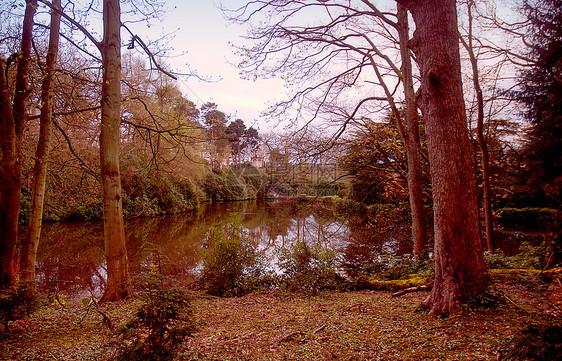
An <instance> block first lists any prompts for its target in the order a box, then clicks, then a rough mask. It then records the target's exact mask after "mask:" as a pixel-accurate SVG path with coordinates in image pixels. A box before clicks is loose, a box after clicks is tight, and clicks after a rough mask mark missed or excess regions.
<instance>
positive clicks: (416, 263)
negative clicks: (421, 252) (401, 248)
mask: <svg viewBox="0 0 562 361" xmlns="http://www.w3.org/2000/svg"><path fill="white" fill-rule="evenodd" d="M366 269H367V272H368V273H370V274H371V275H375V276H377V278H379V279H383V280H398V279H401V278H404V277H407V276H409V275H412V274H419V275H421V276H425V277H431V276H433V273H434V270H433V261H432V260H430V259H423V258H416V257H414V256H413V255H411V254H406V255H403V256H394V255H390V254H381V255H378V256H377V257H373V261H372V262H371V263H370V264H368V265H367V267H366Z"/></svg>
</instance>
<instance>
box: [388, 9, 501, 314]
mask: <svg viewBox="0 0 562 361" xmlns="http://www.w3.org/2000/svg"><path fill="white" fill-rule="evenodd" d="M398 1H399V2H400V3H402V4H404V5H405V6H406V8H408V9H409V10H410V12H411V13H412V16H413V18H414V22H415V24H416V30H415V33H414V37H413V39H412V40H411V41H410V46H411V48H412V50H413V51H414V53H415V54H416V60H417V62H418V64H419V67H420V73H421V80H422V85H421V90H422V98H421V99H422V103H421V109H422V112H423V113H424V121H425V127H426V135H427V142H428V151H429V159H430V171H431V180H432V187H433V209H434V232H435V246H434V256H435V283H434V287H433V290H432V292H431V294H430V295H429V296H428V298H427V299H426V300H425V301H424V302H423V306H425V307H427V308H429V309H430V313H431V314H453V313H456V312H458V311H459V310H460V307H461V305H462V304H463V303H465V302H466V301H467V300H468V299H470V298H471V297H473V296H476V295H478V294H480V293H482V292H484V291H485V290H486V289H487V287H488V286H489V284H490V277H489V275H488V273H487V270H486V265H485V263H484V257H483V255H482V250H481V243H480V235H479V232H478V222H479V220H478V203H477V196H476V183H475V178H474V173H473V170H472V169H473V168H472V166H471V164H472V160H471V158H470V154H471V145H470V141H469V136H468V128H467V123H466V114H465V106H464V99H463V91H462V81H461V69H460V55H459V40H458V30H457V12H456V4H455V1H454V0H398Z"/></svg>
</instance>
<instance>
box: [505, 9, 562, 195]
mask: <svg viewBox="0 0 562 361" xmlns="http://www.w3.org/2000/svg"><path fill="white" fill-rule="evenodd" d="M522 10H523V11H524V13H525V16H526V18H527V20H528V21H529V23H530V25H531V26H530V29H529V41H528V45H529V48H530V51H529V54H528V56H529V58H531V59H532V60H533V66H531V67H530V68H528V69H525V70H524V71H522V73H521V79H520V81H521V85H520V89H521V90H520V91H518V92H515V93H514V96H515V98H516V99H517V100H519V101H520V102H521V103H522V104H523V105H524V106H525V112H524V115H525V117H526V119H527V120H528V121H529V122H530V123H531V124H532V128H531V130H530V132H529V139H528V143H527V147H526V157H527V165H528V168H527V170H528V171H529V173H528V174H529V179H528V180H527V181H528V183H529V184H533V185H534V187H533V188H535V189H537V188H538V187H536V185H537V184H541V187H540V191H541V193H542V194H536V195H535V200H534V201H535V202H537V201H539V202H540V203H545V202H544V201H545V200H547V199H558V200H559V199H560V191H561V188H562V176H561V174H562V0H541V1H537V0H525V2H524V4H523V7H522ZM558 202H560V201H558ZM558 205H559V204H558Z"/></svg>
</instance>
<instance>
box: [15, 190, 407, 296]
mask: <svg viewBox="0 0 562 361" xmlns="http://www.w3.org/2000/svg"><path fill="white" fill-rule="evenodd" d="M227 223H234V224H239V225H241V226H243V227H244V228H246V229H247V230H248V232H249V234H250V235H251V236H252V237H253V238H254V239H255V240H256V242H259V244H260V247H261V248H262V249H264V250H265V251H266V252H268V253H269V254H273V253H274V251H275V250H276V249H278V248H279V247H283V246H287V245H289V244H292V243H293V242H294V241H295V240H297V239H300V240H305V241H306V242H308V243H309V244H314V245H321V246H325V247H331V248H333V249H336V250H337V251H339V252H340V254H341V257H342V259H343V263H345V264H347V265H348V266H354V265H358V264H362V263H364V262H365V261H366V259H367V258H368V257H369V255H370V254H372V252H373V250H385V251H389V250H392V251H393V252H402V251H404V249H403V248H404V247H402V246H403V244H404V242H403V240H404V239H406V238H407V231H408V230H407V229H405V228H403V227H400V226H397V227H395V228H396V229H395V230H394V231H393V232H388V231H385V232H382V233H384V234H385V237H384V240H382V241H381V237H380V236H381V234H382V233H381V232H380V229H379V230H376V229H374V228H373V227H376V225H375V226H370V225H369V224H366V223H365V222H363V221H360V220H357V219H350V218H348V217H336V216H334V215H333V214H332V212H329V211H326V210H325V209H323V208H322V207H321V206H317V205H316V206H315V205H312V206H311V205H308V204H307V205H303V204H301V203H298V202H295V201H290V200H274V201H267V202H264V201H257V200H255V201H245V202H229V203H213V204H207V205H204V206H203V207H202V208H201V209H199V210H198V211H197V212H194V213H187V214H179V215H173V216H163V217H150V218H136V219H132V220H128V221H127V222H126V225H125V231H126V235H127V251H128V256H129V270H130V272H131V274H132V275H136V274H140V273H142V272H144V271H146V270H147V269H149V268H150V266H151V265H153V264H154V263H157V262H160V263H161V264H163V265H165V267H163V269H162V270H163V271H164V272H165V273H168V274H175V275H182V274H183V275H185V276H188V275H189V274H191V273H192V272H193V270H194V269H195V268H196V267H197V265H198V264H199V262H200V261H201V258H202V250H203V247H204V242H205V235H206V233H207V231H208V230H209V228H210V227H220V226H222V225H225V224H227ZM22 233H23V232H22ZM162 260H164V261H165V262H161V261H162ZM37 266H38V270H37V281H38V286H39V288H40V289H42V290H44V291H45V292H48V293H59V292H72V293H76V291H78V290H83V291H88V290H93V291H97V292H100V290H102V289H103V284H104V280H105V278H106V277H105V276H106V275H105V259H104V254H103V225H102V223H101V222H59V223H47V224H45V225H44V227H43V232H42V238H41V241H40V246H39V253H38V261H37Z"/></svg>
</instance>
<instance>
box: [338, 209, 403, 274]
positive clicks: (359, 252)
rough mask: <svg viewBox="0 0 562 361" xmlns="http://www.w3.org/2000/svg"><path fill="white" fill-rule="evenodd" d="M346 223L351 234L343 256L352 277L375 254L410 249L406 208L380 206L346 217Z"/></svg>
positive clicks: (364, 266) (397, 252)
mask: <svg viewBox="0 0 562 361" xmlns="http://www.w3.org/2000/svg"><path fill="white" fill-rule="evenodd" d="M347 226H348V229H349V233H350V237H349V239H348V242H347V244H346V246H345V247H344V250H343V255H342V258H343V259H344V267H345V268H346V270H347V272H348V275H349V276H351V277H356V276H357V275H359V274H361V273H362V272H363V271H365V268H366V267H368V266H369V264H370V263H372V261H373V259H374V258H375V257H376V256H377V255H383V254H391V255H404V254H409V253H411V252H412V246H413V244H412V241H411V230H410V219H409V214H408V212H407V210H406V209H401V208H397V207H392V208H386V207H383V208H381V209H374V210H373V211H372V212H370V213H369V214H364V215H359V214H356V215H355V216H353V217H350V218H349V222H348V224H347Z"/></svg>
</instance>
